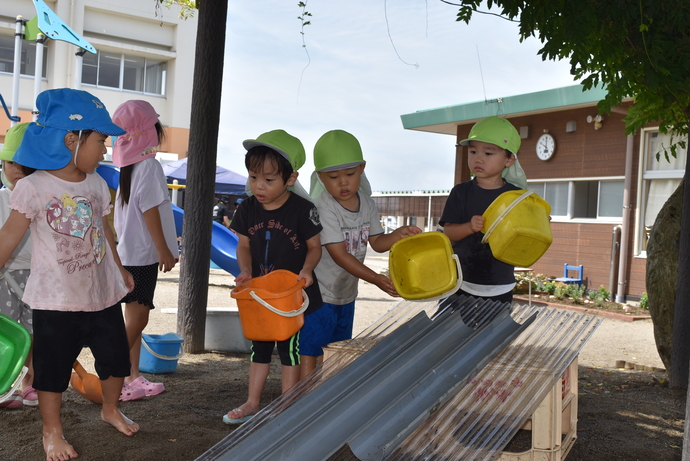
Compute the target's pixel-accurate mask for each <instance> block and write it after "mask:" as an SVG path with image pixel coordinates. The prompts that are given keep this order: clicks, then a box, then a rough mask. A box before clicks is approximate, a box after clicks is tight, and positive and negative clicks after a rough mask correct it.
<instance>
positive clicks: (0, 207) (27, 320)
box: [0, 123, 38, 408]
mask: <svg viewBox="0 0 690 461" xmlns="http://www.w3.org/2000/svg"><path fill="white" fill-rule="evenodd" d="M28 125H29V124H28V123H19V124H17V125H15V126H13V127H12V128H10V129H9V130H7V134H6V135H5V143H4V145H3V146H2V151H1V152H0V160H1V161H2V183H3V184H4V185H5V187H3V188H2V189H0V226H2V225H3V224H4V223H5V221H7V218H8V217H9V215H10V211H11V210H10V195H11V194H12V190H14V186H15V184H17V182H18V181H19V180H20V179H22V178H24V177H25V176H28V175H30V174H31V173H33V171H34V170H33V169H32V168H27V167H24V166H22V165H20V164H18V163H15V162H13V161H12V158H13V157H14V154H15V152H17V148H18V147H19V145H20V144H21V142H22V138H23V137H24V132H25V131H26V127H27V126H28ZM30 235H31V234H30V232H29V231H27V232H26V234H25V235H24V237H23V238H22V240H21V242H20V243H19V246H17V249H16V250H14V252H13V253H12V256H10V259H9V260H8V261H7V264H5V268H4V269H5V270H6V272H5V271H3V272H4V274H3V278H1V279H0V312H2V313H3V314H5V315H6V316H8V317H10V318H11V319H14V320H16V321H18V322H19V323H21V324H22V325H23V326H24V327H25V328H26V329H27V330H29V333H31V334H33V331H34V327H33V325H32V321H31V318H32V315H31V308H30V307H29V306H27V305H26V304H25V303H23V302H22V299H21V297H22V295H23V294H24V293H23V291H24V287H25V285H26V281H27V279H28V278H29V273H30V272H31V271H30V270H29V269H31V237H30ZM15 284H16V286H18V287H19V288H20V290H16V289H15V288H13V285H15ZM32 357H33V354H32V350H31V349H29V355H28V356H27V357H26V362H25V363H24V365H25V366H26V367H27V368H28V369H29V371H28V372H27V374H26V375H25V376H24V379H22V390H21V391H20V390H17V391H16V392H15V393H14V394H13V395H11V396H10V397H9V398H8V399H7V400H5V401H4V402H2V403H0V407H2V408H21V407H22V406H23V405H26V406H30V407H36V406H38V395H37V394H36V390H35V389H34V388H33V386H32V383H33V381H34V366H33V360H32Z"/></svg>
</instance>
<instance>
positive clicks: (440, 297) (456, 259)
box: [423, 253, 462, 302]
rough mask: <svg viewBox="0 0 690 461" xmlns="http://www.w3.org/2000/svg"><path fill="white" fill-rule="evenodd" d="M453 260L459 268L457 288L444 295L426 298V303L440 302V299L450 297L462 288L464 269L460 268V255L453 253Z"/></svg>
mask: <svg viewBox="0 0 690 461" xmlns="http://www.w3.org/2000/svg"><path fill="white" fill-rule="evenodd" d="M451 258H453V259H454V260H455V265H456V266H457V267H458V281H457V282H456V283H455V286H454V287H453V288H451V289H450V290H448V291H446V292H445V293H443V294H440V295H437V296H432V297H431V298H424V299H423V301H424V302H430V301H438V300H439V299H444V298H447V297H448V296H450V295H452V294H454V293H455V292H456V291H458V290H459V289H460V287H461V286H462V268H461V267H460V258H458V255H456V254H455V253H453V255H452V256H451Z"/></svg>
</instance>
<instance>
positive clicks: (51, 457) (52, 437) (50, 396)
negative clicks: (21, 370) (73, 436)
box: [37, 391, 79, 461]
mask: <svg viewBox="0 0 690 461" xmlns="http://www.w3.org/2000/svg"><path fill="white" fill-rule="evenodd" d="M37 393H38V402H39V405H38V406H39V409H40V411H41V417H42V418H43V450H45V452H46V461H66V460H68V459H74V458H76V457H77V456H79V455H78V454H77V452H76V451H75V450H74V447H73V446H72V445H70V444H69V443H67V440H65V434H64V432H63V430H62V421H61V420H60V406H61V405H62V393H59V392H46V391H38V392H37Z"/></svg>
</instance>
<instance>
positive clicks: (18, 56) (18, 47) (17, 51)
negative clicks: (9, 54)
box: [10, 15, 24, 126]
mask: <svg viewBox="0 0 690 461" xmlns="http://www.w3.org/2000/svg"><path fill="white" fill-rule="evenodd" d="M23 28H24V18H23V17H22V16H21V15H20V16H17V19H16V20H15V29H14V68H13V70H12V112H11V114H12V115H13V116H15V117H16V116H18V115H19V80H20V73H21V66H22V40H23V39H24V31H23ZM16 124H17V122H15V121H14V120H13V121H11V122H10V125H11V126H14V125H16Z"/></svg>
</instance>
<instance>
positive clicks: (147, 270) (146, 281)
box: [121, 263, 158, 309]
mask: <svg viewBox="0 0 690 461" xmlns="http://www.w3.org/2000/svg"><path fill="white" fill-rule="evenodd" d="M124 267H125V269H126V270H127V272H129V273H130V274H132V277H134V290H132V292H131V293H127V295H126V296H125V297H124V298H122V301H121V302H123V303H125V304H127V303H133V302H138V303H140V304H143V305H144V306H148V307H149V308H150V309H155V308H156V306H154V305H153V294H154V293H155V292H156V282H158V263H155V264H149V265H148V266H124Z"/></svg>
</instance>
